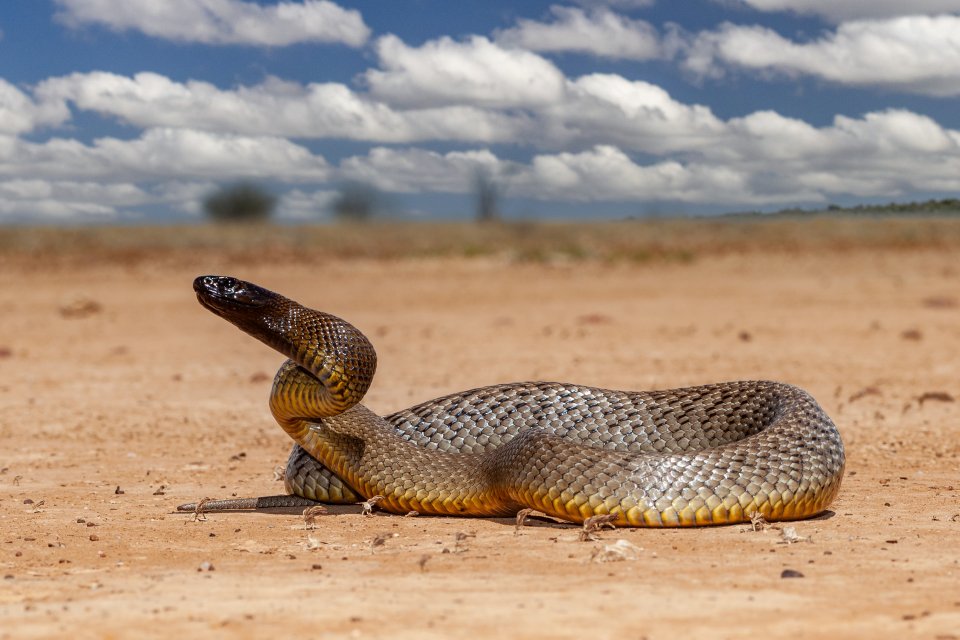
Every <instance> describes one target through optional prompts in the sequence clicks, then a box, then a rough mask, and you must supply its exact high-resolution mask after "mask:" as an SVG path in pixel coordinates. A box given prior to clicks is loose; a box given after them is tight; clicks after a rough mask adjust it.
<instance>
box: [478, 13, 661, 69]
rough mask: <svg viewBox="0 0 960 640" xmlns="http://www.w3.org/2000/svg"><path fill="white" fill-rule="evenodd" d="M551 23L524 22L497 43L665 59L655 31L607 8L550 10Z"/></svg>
mask: <svg viewBox="0 0 960 640" xmlns="http://www.w3.org/2000/svg"><path fill="white" fill-rule="evenodd" d="M550 13H551V14H552V15H553V20H552V21H551V22H538V21H536V20H528V19H524V18H521V19H520V20H518V21H517V26H515V27H512V28H510V29H505V30H503V31H500V32H498V33H497V34H496V40H497V42H498V43H500V44H502V45H505V46H509V47H519V48H523V49H528V50H530V51H545V52H575V53H587V54H591V55H595V56H599V57H604V58H627V59H633V60H648V59H651V58H658V57H661V56H662V55H663V53H664V52H663V48H662V46H661V42H660V38H659V36H658V35H657V31H656V29H654V28H653V26H652V25H650V23H648V22H645V21H643V20H632V19H630V18H627V17H626V16H623V15H620V14H617V13H614V12H613V11H610V10H609V9H607V8H605V7H602V6H601V7H599V8H594V9H591V10H590V11H584V10H583V9H578V8H577V7H563V6H553V7H550Z"/></svg>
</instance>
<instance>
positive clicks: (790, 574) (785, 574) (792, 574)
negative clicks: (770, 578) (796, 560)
mask: <svg viewBox="0 0 960 640" xmlns="http://www.w3.org/2000/svg"><path fill="white" fill-rule="evenodd" d="M780 577H781V578H802V577H803V574H802V573H800V572H799V571H797V570H796V569H784V570H783V571H781V572H780Z"/></svg>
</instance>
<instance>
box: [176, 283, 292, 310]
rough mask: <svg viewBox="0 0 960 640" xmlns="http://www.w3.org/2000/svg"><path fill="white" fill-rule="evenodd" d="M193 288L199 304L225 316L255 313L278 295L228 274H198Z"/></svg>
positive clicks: (274, 300) (273, 300)
mask: <svg viewBox="0 0 960 640" xmlns="http://www.w3.org/2000/svg"><path fill="white" fill-rule="evenodd" d="M193 290H194V291H196V293H197V300H199V301H200V304H201V305H203V306H204V307H205V308H207V309H209V310H210V311H212V312H213V313H215V314H217V315H218V316H222V317H227V318H229V317H230V316H233V315H235V314H239V315H242V314H244V313H245V312H247V313H251V312H253V313H255V312H257V311H258V310H260V309H262V308H264V307H266V306H267V305H269V304H271V303H273V302H276V300H277V298H279V297H280V296H278V295H277V294H276V293H274V292H273V291H270V290H269V289H264V288H263V287H258V286H257V285H255V284H253V283H252V282H245V281H243V280H238V279H237V278H231V277H230V276H200V277H199V278H197V279H196V280H194V281H193Z"/></svg>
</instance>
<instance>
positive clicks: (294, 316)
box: [193, 276, 377, 405]
mask: <svg viewBox="0 0 960 640" xmlns="http://www.w3.org/2000/svg"><path fill="white" fill-rule="evenodd" d="M193 290H194V291H195V292H196V293H197V299H198V300H199V301H200V304H201V305H203V306H204V307H205V308H207V309H209V310H210V311H212V312H213V313H214V314H216V315H218V316H220V317H221V318H223V319H225V320H227V321H229V322H231V323H232V324H234V325H236V326H237V327H239V328H240V329H242V330H243V331H245V332H246V333H248V334H250V335H251V336H253V337H254V338H257V339H258V340H260V341H261V342H263V343H265V344H267V345H269V346H271V347H273V348H274V349H276V350H277V351H279V352H280V353H282V354H283V355H285V356H287V357H288V358H290V359H291V360H293V361H295V362H296V363H297V364H299V365H300V366H301V367H303V368H304V369H306V370H307V371H309V372H310V373H312V374H313V375H314V376H315V377H316V378H318V379H319V380H320V382H321V383H323V385H324V386H326V387H327V388H328V390H330V391H331V393H336V394H339V395H341V396H342V398H341V399H342V401H343V403H344V404H351V405H352V404H356V403H357V402H359V401H360V398H362V397H363V394H364V393H366V391H367V388H368V387H369V386H370V382H371V381H372V379H373V374H374V372H375V371H376V368H377V354H376V352H375V351H374V349H373V345H372V344H370V341H369V340H367V337H366V336H364V335H363V334H362V333H361V332H360V330H359V329H357V328H356V327H354V326H353V325H351V324H350V323H348V322H346V321H345V320H342V319H340V318H338V317H336V316H332V315H330V314H328V313H323V312H322V311H315V310H313V309H308V308H307V307H304V306H303V305H301V304H299V303H297V302H295V301H293V300H291V299H289V298H285V297H284V296H282V295H280V294H279V293H274V292H273V291H270V290H269V289H264V288H263V287H259V286H257V285H255V284H253V283H250V282H245V281H243V280H238V279H237V278H231V277H229V276H200V277H199V278H197V279H195V280H194V281H193Z"/></svg>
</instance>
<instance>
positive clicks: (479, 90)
mask: <svg viewBox="0 0 960 640" xmlns="http://www.w3.org/2000/svg"><path fill="white" fill-rule="evenodd" d="M376 51H377V56H378V59H379V61H380V67H381V68H380V69H371V70H369V71H367V72H365V73H364V74H363V79H364V81H365V82H366V84H367V86H368V87H369V89H370V93H371V94H372V95H373V96H374V97H376V98H379V99H381V100H384V101H385V102H388V103H390V104H393V105H401V106H405V107H438V106H445V105H464V104H467V105H473V106H479V107H499V108H509V107H531V106H538V105H539V106H543V105H548V104H551V103H553V102H555V101H556V100H558V99H560V98H562V96H563V90H564V83H565V78H564V75H563V73H562V72H561V71H560V70H559V69H558V68H557V67H556V66H555V65H554V64H553V63H552V62H550V61H548V60H547V59H545V58H543V57H541V56H538V55H537V54H535V53H532V52H530V51H524V50H522V49H509V48H505V47H501V46H500V45H498V44H496V43H494V42H491V41H490V40H488V39H487V38H484V37H482V36H471V37H470V38H468V39H467V40H465V41H462V42H459V41H456V40H453V39H451V38H448V37H446V36H445V37H442V38H440V39H438V40H431V41H429V42H426V43H424V44H423V45H421V46H419V47H410V46H407V45H406V44H405V43H404V42H403V41H401V40H400V39H399V38H398V37H396V36H394V35H387V36H383V37H382V38H380V39H379V40H377V43H376Z"/></svg>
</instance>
